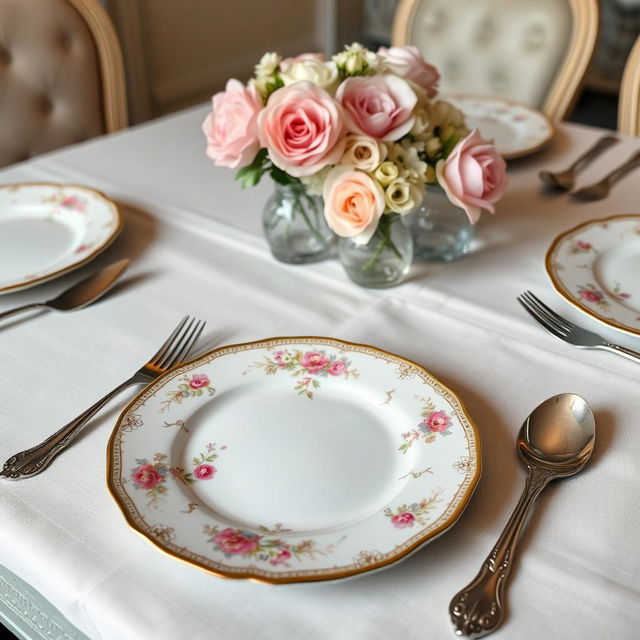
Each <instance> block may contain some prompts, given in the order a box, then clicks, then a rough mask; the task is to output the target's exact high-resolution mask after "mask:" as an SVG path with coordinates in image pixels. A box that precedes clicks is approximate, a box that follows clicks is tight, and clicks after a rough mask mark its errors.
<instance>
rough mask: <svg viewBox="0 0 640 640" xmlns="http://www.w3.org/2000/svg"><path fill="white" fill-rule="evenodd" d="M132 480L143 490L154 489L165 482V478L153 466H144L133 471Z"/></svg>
mask: <svg viewBox="0 0 640 640" xmlns="http://www.w3.org/2000/svg"><path fill="white" fill-rule="evenodd" d="M131 479H132V480H133V481H134V482H135V483H136V484H137V485H138V486H139V487H140V488H141V489H152V488H153V487H155V486H156V485H157V484H158V483H159V482H162V481H163V480H164V476H163V475H162V474H161V473H160V472H159V471H158V470H157V469H156V468H155V467H154V466H153V465H152V464H143V465H141V466H139V467H138V468H137V469H134V470H133V472H132V473H131Z"/></svg>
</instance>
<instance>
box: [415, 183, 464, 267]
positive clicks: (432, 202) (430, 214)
mask: <svg viewBox="0 0 640 640" xmlns="http://www.w3.org/2000/svg"><path fill="white" fill-rule="evenodd" d="M412 217H413V221H412V223H411V235H412V236H413V251H414V255H415V257H416V258H418V259H420V260H424V261H426V262H451V261H452V260H457V259H458V258H461V257H462V256H464V255H465V254H467V253H469V251H470V250H471V241H472V240H473V236H474V233H475V227H474V225H472V224H471V222H469V218H468V217H467V214H466V212H465V211H464V209H461V208H460V207H457V206H456V205H454V204H452V203H451V202H450V201H449V198H447V194H446V193H445V192H444V191H443V190H442V188H440V187H438V186H431V185H430V186H429V187H428V189H427V193H426V194H425V196H424V200H423V201H422V204H421V205H420V206H419V207H418V208H417V209H416V210H415V211H414V213H413V214H412Z"/></svg>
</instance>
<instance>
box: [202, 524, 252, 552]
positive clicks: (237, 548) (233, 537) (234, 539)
mask: <svg viewBox="0 0 640 640" xmlns="http://www.w3.org/2000/svg"><path fill="white" fill-rule="evenodd" d="M259 540H260V536H257V535H255V534H249V535H242V533H240V531H238V530H237V529H231V528H227V529H224V530H223V531H221V532H220V533H218V534H217V535H216V536H214V538H213V541H214V542H215V544H217V545H218V547H220V549H222V551H224V553H231V554H233V555H242V554H244V553H251V552H252V551H253V550H254V549H255V548H256V547H257V546H258V541H259Z"/></svg>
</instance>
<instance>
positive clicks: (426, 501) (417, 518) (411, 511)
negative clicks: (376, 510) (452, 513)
mask: <svg viewBox="0 0 640 640" xmlns="http://www.w3.org/2000/svg"><path fill="white" fill-rule="evenodd" d="M442 491H443V489H442V487H439V488H438V489H434V490H433V491H432V492H431V497H429V498H423V499H422V500H420V502H412V503H411V504H401V505H400V506H398V507H396V508H395V511H394V510H393V509H391V507H387V508H386V509H385V510H384V515H385V516H387V518H390V522H391V524H392V525H393V526H394V527H395V528H396V529H409V528H411V527H413V526H414V525H415V523H416V522H417V523H418V524H419V525H422V526H425V525H426V524H427V520H426V519H425V516H426V515H427V514H428V513H429V512H430V511H431V510H432V509H433V508H434V507H435V506H436V504H438V503H439V502H441V501H442V498H441V497H440V496H441V495H442Z"/></svg>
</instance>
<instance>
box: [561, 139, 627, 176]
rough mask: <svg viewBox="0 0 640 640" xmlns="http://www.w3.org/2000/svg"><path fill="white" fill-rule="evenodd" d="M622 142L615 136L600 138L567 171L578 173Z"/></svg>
mask: <svg viewBox="0 0 640 640" xmlns="http://www.w3.org/2000/svg"><path fill="white" fill-rule="evenodd" d="M618 142H620V140H619V139H618V138H616V137H615V136H604V137H603V138H600V140H598V141H597V142H596V143H595V144H594V145H593V146H592V147H591V148H590V149H589V150H587V151H585V152H584V153H583V154H582V155H581V156H579V157H578V158H576V160H575V161H574V163H573V164H572V165H571V166H570V167H569V168H568V169H567V171H578V170H579V169H581V168H583V166H585V165H587V164H589V163H590V162H591V161H592V160H593V159H595V158H596V157H597V156H599V155H600V154H601V153H602V152H603V151H606V150H607V149H608V148H609V147H611V146H613V145H614V144H616V143H618Z"/></svg>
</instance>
